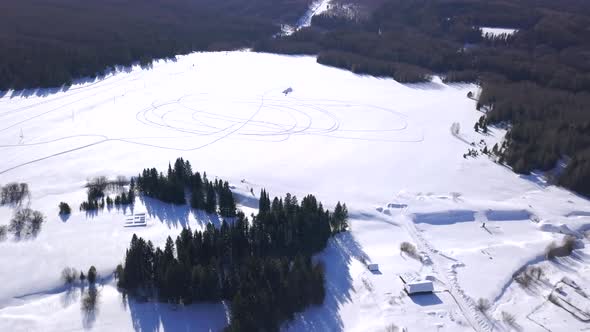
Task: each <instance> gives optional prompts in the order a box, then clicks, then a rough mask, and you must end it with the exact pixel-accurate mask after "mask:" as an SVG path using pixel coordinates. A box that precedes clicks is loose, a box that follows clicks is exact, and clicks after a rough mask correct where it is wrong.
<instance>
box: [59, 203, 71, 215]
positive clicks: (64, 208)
mask: <svg viewBox="0 0 590 332" xmlns="http://www.w3.org/2000/svg"><path fill="white" fill-rule="evenodd" d="M70 213H72V208H70V205H69V204H68V203H66V202H60V203H59V214H60V215H68V214H70Z"/></svg>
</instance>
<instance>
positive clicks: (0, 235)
mask: <svg viewBox="0 0 590 332" xmlns="http://www.w3.org/2000/svg"><path fill="white" fill-rule="evenodd" d="M44 222H45V216H44V215H43V213H41V212H39V211H35V210H32V209H30V208H24V209H17V210H16V211H15V212H14V215H13V217H12V219H10V223H9V225H8V226H7V227H6V226H3V227H0V239H6V237H7V234H8V233H11V234H12V235H13V236H14V238H15V240H21V239H26V238H34V237H36V236H37V235H38V234H39V232H40V231H41V226H42V225H43V223H44Z"/></svg>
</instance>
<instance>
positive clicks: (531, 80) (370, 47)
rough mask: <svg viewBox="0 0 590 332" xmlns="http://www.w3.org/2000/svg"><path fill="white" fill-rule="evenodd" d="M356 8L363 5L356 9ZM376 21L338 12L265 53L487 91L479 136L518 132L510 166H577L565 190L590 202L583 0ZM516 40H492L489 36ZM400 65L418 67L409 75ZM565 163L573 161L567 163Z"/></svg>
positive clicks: (417, 11) (462, 6)
mask: <svg viewBox="0 0 590 332" xmlns="http://www.w3.org/2000/svg"><path fill="white" fill-rule="evenodd" d="M354 2H355V1H353V3H354ZM358 5H360V6H364V7H369V10H370V11H371V14H370V15H366V17H361V16H359V17H351V16H350V15H348V16H347V15H344V16H343V15H340V14H338V12H332V11H328V12H326V13H325V14H322V15H320V16H318V17H315V18H314V19H313V20H312V26H311V27H310V28H308V29H303V30H301V31H299V32H297V33H295V34H293V35H291V36H284V37H281V38H275V39H270V40H266V41H262V42H259V43H258V44H257V46H256V49H257V50H260V51H267V52H277V53H289V54H295V53H304V54H317V55H318V62H320V63H324V64H328V65H332V66H337V67H341V68H345V69H348V70H351V71H353V72H357V73H365V74H370V75H376V76H391V77H393V78H395V79H396V80H398V81H401V82H418V81H423V80H428V79H429V75H430V73H432V72H435V73H440V74H442V77H443V80H444V81H445V82H459V81H468V82H477V83H479V84H480V85H481V87H482V93H481V95H480V96H479V103H478V109H481V110H482V111H485V112H486V113H487V115H486V118H485V121H483V122H482V121H479V122H478V123H477V124H476V125H475V126H474V127H475V129H476V130H478V131H479V130H481V131H484V132H485V131H486V128H487V126H488V125H493V124H500V123H504V122H507V123H510V124H511V125H512V126H511V128H510V130H509V134H508V136H507V141H508V142H507V144H506V146H505V148H503V149H500V150H499V152H498V153H499V154H500V160H502V161H503V162H505V163H507V164H508V165H509V166H511V167H512V168H513V170H514V171H516V172H519V173H528V172H530V171H532V170H534V169H538V170H542V171H546V170H550V169H552V168H553V167H555V166H556V162H557V161H558V160H560V159H562V158H563V159H564V160H570V161H569V163H568V165H567V168H566V170H565V172H563V173H562V175H561V176H560V177H559V178H558V179H557V181H558V182H559V183H560V184H562V185H564V186H566V187H567V188H570V189H573V190H575V191H577V192H580V193H583V194H586V195H590V185H589V184H590V148H588V147H589V146H590V112H588V107H589V106H588V105H590V93H589V92H590V57H589V56H588V54H590V39H589V38H587V37H586V35H587V27H588V26H590V3H588V2H587V1H581V0H568V1H565V2H563V1H560V2H554V1H546V0H518V1H517V0H508V1H505V0H469V1H467V0H448V1H439V0H417V1H404V0H388V1H370V2H365V1H358ZM482 26H492V27H494V26H495V27H505V28H514V29H518V31H517V32H516V33H515V34H513V35H501V36H495V37H492V36H489V35H488V36H482V34H481V30H480V28H479V27H482ZM400 64H405V65H408V66H409V67H405V66H400ZM564 157H565V158H564Z"/></svg>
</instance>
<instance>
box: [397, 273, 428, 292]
mask: <svg viewBox="0 0 590 332" xmlns="http://www.w3.org/2000/svg"><path fill="white" fill-rule="evenodd" d="M399 278H400V279H401V280H402V282H403V283H404V290H405V291H406V292H407V293H408V294H409V295H412V294H422V293H432V292H434V284H433V283H432V280H434V278H432V277H430V278H428V277H426V278H422V277H420V276H419V275H418V274H417V273H404V274H401V275H400V276H399Z"/></svg>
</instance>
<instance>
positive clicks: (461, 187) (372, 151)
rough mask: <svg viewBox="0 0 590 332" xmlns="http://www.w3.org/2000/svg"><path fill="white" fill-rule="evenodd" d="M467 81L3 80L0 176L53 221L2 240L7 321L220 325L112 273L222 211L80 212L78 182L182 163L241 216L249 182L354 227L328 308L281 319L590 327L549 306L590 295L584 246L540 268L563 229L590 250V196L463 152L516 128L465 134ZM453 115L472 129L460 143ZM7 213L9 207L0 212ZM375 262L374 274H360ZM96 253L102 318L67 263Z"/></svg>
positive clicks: (292, 60)
mask: <svg viewBox="0 0 590 332" xmlns="http://www.w3.org/2000/svg"><path fill="white" fill-rule="evenodd" d="M289 87H290V88H292V92H291V93H289V94H287V95H285V94H283V93H282V92H283V91H284V90H286V89H287V88H289ZM469 91H473V92H474V93H477V87H476V86H474V85H445V84H443V83H441V82H440V80H438V79H436V78H435V79H434V80H433V82H431V83H428V84H418V85H402V84H399V83H397V82H395V81H393V80H391V79H379V78H373V77H365V76H358V75H355V74H352V73H350V72H347V71H343V70H339V69H334V68H330V67H325V66H321V65H319V64H317V63H316V62H315V59H314V58H312V57H288V56H278V55H269V54H256V53H250V52H229V53H225V52H220V53H196V54H191V55H188V56H182V57H178V59H177V60H176V61H168V62H164V61H161V62H158V63H156V64H154V66H153V68H152V69H151V70H141V69H139V68H133V69H132V70H128V71H126V72H121V73H118V74H116V75H111V76H108V77H106V78H104V79H102V80H97V81H93V82H86V83H83V84H79V85H74V86H72V87H70V88H69V89H67V91H60V92H55V91H52V92H51V91H38V92H32V93H30V95H29V96H26V94H20V95H13V94H12V93H10V92H9V93H8V94H6V95H5V96H4V97H2V98H0V155H1V156H2V158H1V159H0V183H7V182H12V181H19V182H27V183H28V184H29V186H30V187H31V192H32V196H31V199H30V205H31V207H32V208H34V209H38V210H41V211H42V212H43V213H44V214H45V215H46V216H47V222H46V223H45V224H44V225H43V228H42V230H41V232H40V234H39V235H38V236H37V237H36V238H35V239H27V240H21V241H14V240H12V239H11V238H9V239H8V240H6V241H4V242H0V253H1V255H0V271H1V274H0V331H76V330H84V329H86V330H94V331H115V330H116V331H133V330H135V331H155V330H167V331H177V330H185V331H209V330H213V331H215V330H219V329H222V328H223V326H224V325H225V324H226V322H227V319H228V317H227V308H226V306H225V304H224V303H218V304H200V305H192V306H189V307H185V308H173V307H171V306H169V305H167V304H162V303H139V302H137V301H136V300H135V299H124V298H122V297H121V295H120V294H119V293H118V292H117V290H116V288H115V287H114V282H113V280H112V278H111V277H110V276H111V272H112V271H113V269H114V268H115V266H116V265H117V264H118V263H120V262H121V260H122V258H123V255H124V252H125V249H126V248H127V246H128V245H129V241H130V239H131V235H132V234H133V233H137V234H138V235H141V236H142V237H144V238H147V239H150V240H152V241H153V242H154V243H155V244H156V245H162V244H163V242H164V241H165V238H166V237H167V236H168V235H169V234H170V235H173V236H175V235H176V234H178V233H179V232H180V230H181V228H182V227H186V226H190V227H191V228H193V229H195V228H200V227H202V226H203V225H204V223H207V222H214V223H217V222H219V220H218V218H217V217H216V216H208V215H204V214H199V213H195V212H193V211H191V210H190V208H189V207H187V206H180V207H173V206H169V205H165V204H161V203H159V202H156V201H154V200H150V199H148V198H138V199H137V201H136V204H135V207H134V210H136V211H146V212H147V215H148V218H147V225H146V226H145V227H135V228H126V227H124V223H125V219H126V217H125V214H130V213H132V212H131V211H129V210H126V211H123V210H116V209H114V210H111V211H108V210H106V209H105V210H104V211H103V212H99V213H98V214H96V215H87V214H85V213H83V212H78V211H77V206H78V205H79V204H80V203H81V202H82V201H83V200H84V199H85V188H84V185H85V183H86V179H88V178H90V177H93V176H98V175H105V176H109V177H114V176H117V175H125V176H133V175H136V174H137V173H138V172H139V171H140V170H141V169H143V168H145V167H153V166H155V167H158V168H159V169H165V168H166V167H167V165H168V162H169V161H173V160H174V159H175V158H177V157H184V158H185V159H187V160H190V161H191V163H192V165H193V169H194V170H199V171H206V172H207V174H208V176H209V178H213V177H214V176H220V177H221V178H223V179H228V180H230V182H231V184H232V185H234V186H235V193H236V195H237V197H238V199H239V201H240V208H242V209H244V210H245V211H247V214H249V212H248V211H252V209H255V208H256V207H257V201H256V197H253V196H252V195H251V194H250V189H253V191H254V193H256V196H257V194H258V193H259V191H260V189H261V188H266V189H267V190H268V191H269V192H270V193H271V195H283V194H285V193H286V192H291V193H293V194H296V195H298V196H300V197H301V196H302V195H304V194H306V193H313V194H315V195H316V196H317V197H318V198H319V199H320V200H322V201H323V202H324V203H325V204H326V205H328V206H330V207H333V205H334V204H336V202H337V201H338V200H340V201H344V202H346V203H347V205H348V207H349V211H350V224H351V231H350V232H347V233H344V234H340V235H339V236H338V237H336V238H335V239H333V240H331V241H330V244H329V246H328V248H326V250H325V251H324V252H323V253H321V254H320V255H318V256H319V257H318V259H321V260H323V261H324V263H325V264H326V272H327V275H326V277H327V280H326V286H327V295H326V300H325V304H324V305H323V306H321V307H315V308H310V309H308V310H307V311H305V312H303V313H301V314H298V315H297V317H296V319H295V320H294V321H293V322H290V323H288V324H285V326H284V329H285V330H292V331H300V330H306V331H340V330H344V331H390V330H393V326H394V325H395V326H397V327H400V328H401V327H405V328H406V329H407V331H473V330H475V331H492V330H499V331H508V330H511V329H520V330H523V331H563V330H564V329H567V330H568V331H573V330H582V329H587V328H588V327H590V326H589V325H588V324H587V323H586V322H584V321H583V320H580V319H578V318H576V317H574V315H572V314H570V313H569V312H567V311H566V310H564V309H562V308H561V307H558V306H556V305H555V304H553V303H552V302H550V301H548V300H547V299H548V297H549V295H550V294H552V292H553V291H554V286H555V285H557V284H559V282H560V280H561V278H562V277H563V276H569V278H570V279H572V280H573V281H575V283H576V284H577V285H579V286H580V289H581V290H580V291H581V292H583V290H584V289H586V291H588V290H589V288H590V280H589V279H588V277H587V275H588V273H587V272H588V269H589V268H590V265H589V264H588V263H589V256H588V255H589V254H590V253H589V252H588V250H587V249H584V248H580V249H578V250H575V251H574V255H572V256H570V257H563V258H558V259H555V260H553V261H547V260H545V258H544V250H545V248H546V247H547V245H548V244H550V243H551V242H552V241H555V242H559V241H561V239H562V238H563V236H564V235H563V234H562V233H563V231H564V230H567V231H568V232H570V231H571V233H573V234H574V235H576V236H578V237H579V241H578V242H579V243H578V245H579V246H580V247H581V246H582V245H583V244H584V243H587V240H586V239H585V237H584V236H583V233H582V232H583V231H584V230H585V228H586V226H587V225H588V224H590V203H589V202H588V201H587V200H586V199H584V198H582V197H579V196H576V195H575V194H572V193H570V192H568V191H565V190H563V189H560V188H557V187H554V186H550V185H548V184H547V183H546V182H545V181H544V180H543V178H542V177H540V176H535V175H531V176H528V177H523V176H519V175H516V174H514V173H512V172H511V171H510V170H509V169H507V168H505V167H503V166H500V165H497V164H495V163H494V162H492V161H491V160H489V159H488V158H485V157H479V158H468V159H465V158H463V154H464V153H466V152H467V150H468V149H469V148H473V147H472V146H471V145H470V144H469V143H470V142H476V143H479V142H480V141H481V140H484V142H487V144H488V146H489V147H491V146H492V145H493V144H494V143H495V142H498V141H501V139H502V136H503V135H504V131H502V130H500V129H494V128H493V129H492V130H491V131H490V133H489V134H487V135H483V134H479V133H475V132H474V131H473V129H472V128H473V124H474V123H475V122H476V121H477V119H478V118H479V117H480V116H481V113H479V112H477V111H476V110H475V101H474V100H472V99H469V98H467V97H466V95H467V93H468V92H469ZM453 123H459V124H460V126H461V130H460V132H459V135H458V136H454V135H452V134H451V130H450V128H451V125H452V124H453ZM60 201H65V202H68V203H70V205H71V206H72V207H73V209H74V210H75V211H74V212H73V214H72V215H71V217H69V218H68V219H62V218H60V217H59V216H58V208H57V205H58V203H59V202H60ZM12 213H13V208H11V207H8V206H4V207H0V224H7V223H8V221H9V220H10V218H11V215H12ZM484 222H485V224H486V227H485V228H484V227H481V225H482V224H483V223H484ZM564 225H565V226H564ZM403 241H407V242H411V243H413V244H415V245H416V246H417V248H418V251H419V255H420V256H421V259H414V258H410V257H408V256H407V255H405V254H402V253H401V252H400V243H401V242H403ZM368 263H377V264H379V267H380V269H379V271H378V272H370V271H368V270H367V268H366V267H365V264H368ZM90 265H95V266H96V267H97V269H98V271H99V274H100V275H101V276H102V277H103V278H102V281H101V284H102V285H101V286H100V287H99V288H100V296H99V306H98V310H97V311H96V312H94V313H92V314H88V313H85V312H82V311H81V310H80V289H66V288H64V287H63V286H62V282H61V281H60V272H61V270H62V269H63V268H64V267H66V266H72V267H75V268H77V269H82V270H84V271H86V270H87V269H88V267H89V266H90ZM527 265H534V266H541V267H543V269H544V271H545V274H544V277H543V278H542V279H541V280H539V281H538V282H536V283H535V284H534V285H533V286H534V287H529V288H527V289H525V288H523V287H521V286H519V285H518V284H517V283H516V282H513V281H512V277H513V274H514V273H515V272H517V271H519V270H522V269H523V268H525V267H526V266H527ZM401 273H418V274H422V275H429V276H431V277H432V278H433V280H435V291H436V292H435V293H434V294H430V295H421V296H413V297H408V296H407V295H404V293H403V292H402V284H401V281H400V279H399V274H401ZM563 287H565V286H563ZM563 287H562V290H561V292H563ZM568 287H569V286H568ZM560 294H561V293H560ZM480 298H481V299H487V300H488V301H489V302H490V309H489V310H487V311H485V313H482V312H481V311H479V310H478V309H477V308H476V307H477V306H476V303H477V301H478V300H479V299H480ZM565 298H566V299H567V297H565ZM584 299H586V301H587V298H585V297H584V296H578V297H576V299H575V300H576V301H577V302H576V303H578V304H577V306H578V307H583V306H587V305H588V303H587V302H584V301H585V300H584ZM503 311H504V312H509V313H511V314H512V315H513V316H514V318H515V322H514V324H508V323H507V320H506V319H504V320H503V319H502V312H503ZM566 327H567V328H566Z"/></svg>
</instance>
